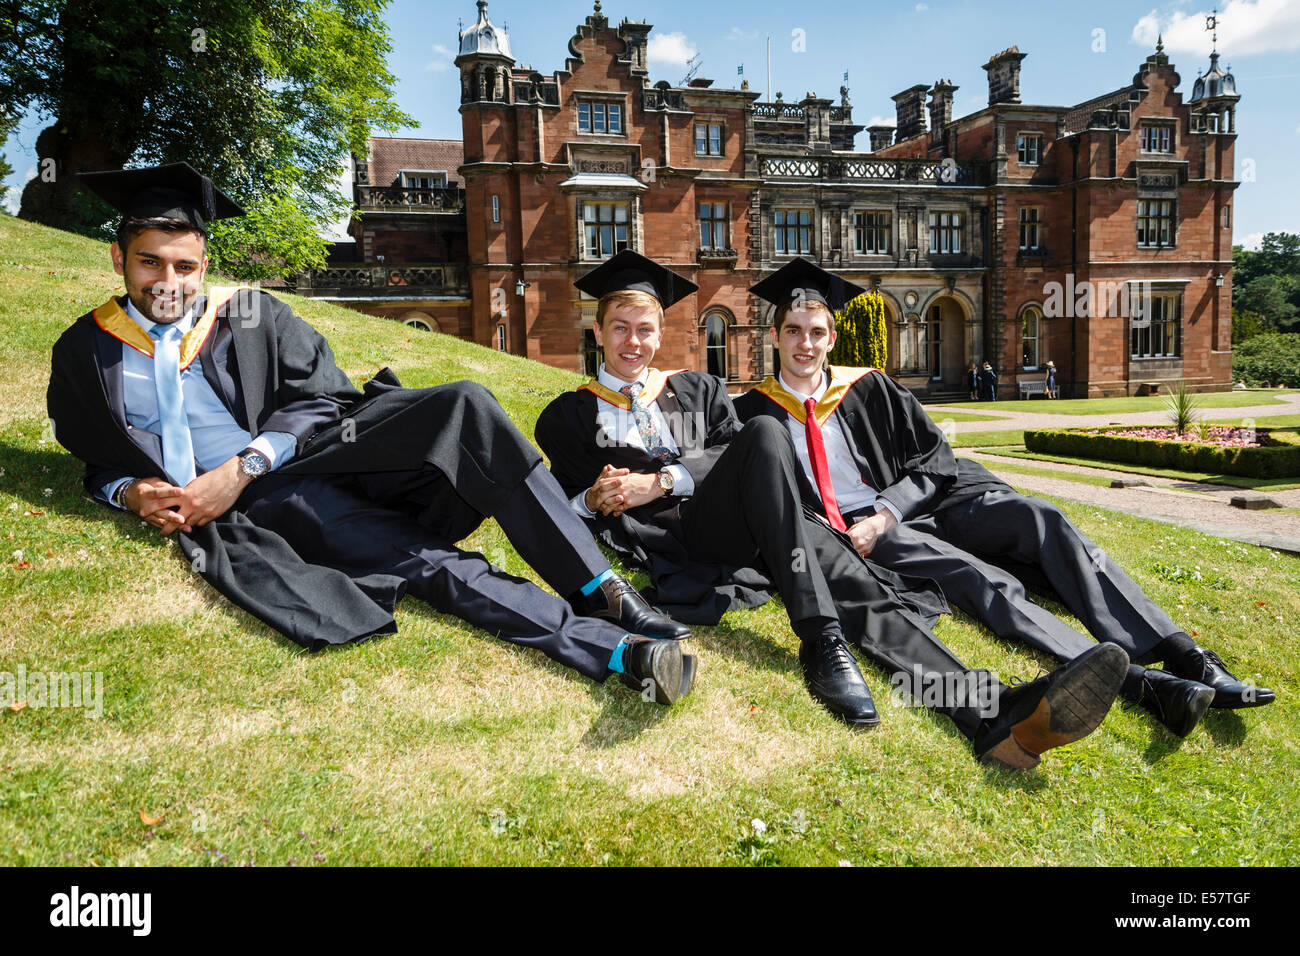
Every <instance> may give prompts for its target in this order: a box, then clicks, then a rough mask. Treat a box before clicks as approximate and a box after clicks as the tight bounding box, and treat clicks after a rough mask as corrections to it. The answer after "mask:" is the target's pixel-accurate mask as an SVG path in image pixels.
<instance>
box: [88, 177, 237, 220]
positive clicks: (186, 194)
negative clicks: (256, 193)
mask: <svg viewBox="0 0 1300 956" xmlns="http://www.w3.org/2000/svg"><path fill="white" fill-rule="evenodd" d="M77 177H78V178H79V179H80V180H81V183H82V185H84V186H85V187H86V188H87V189H89V190H90V191H91V192H93V193H95V194H96V195H98V196H99V197H100V198H101V199H104V200H105V201H106V202H108V204H109V205H111V206H112V207H113V208H115V209H117V210H118V211H119V212H121V213H122V215H123V216H125V217H128V218H132V219H178V220H180V221H181V222H188V223H191V224H192V225H193V226H194V227H195V228H196V229H201V230H203V231H204V232H207V224H208V223H210V222H214V221H216V220H218V219H232V218H234V217H236V216H242V215H243V214H244V210H243V208H241V207H240V205H239V204H238V203H236V202H235V201H234V200H233V199H231V198H230V197H229V196H227V195H226V194H225V193H223V192H222V191H221V190H220V189H218V188H217V187H216V186H214V185H212V180H210V179H208V177H207V176H204V175H203V174H202V173H200V172H199V171H198V170H196V169H195V168H194V167H193V166H191V165H190V164H189V163H170V164H169V165H167V166H146V167H144V168H142V169H109V170H105V171H103V172H94V173H78V174H77Z"/></svg>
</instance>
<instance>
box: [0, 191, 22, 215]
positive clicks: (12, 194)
mask: <svg viewBox="0 0 1300 956" xmlns="http://www.w3.org/2000/svg"><path fill="white" fill-rule="evenodd" d="M22 198H23V191H22V190H21V189H19V188H18V187H17V186H9V187H6V188H5V189H4V190H0V206H3V207H4V210H5V212H7V213H9V215H11V216H16V215H18V207H19V206H20V205H21V204H22Z"/></svg>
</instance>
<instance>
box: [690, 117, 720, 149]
mask: <svg viewBox="0 0 1300 956" xmlns="http://www.w3.org/2000/svg"><path fill="white" fill-rule="evenodd" d="M695 154H696V155H697V156H721V155H722V124H721V123H696V124H695Z"/></svg>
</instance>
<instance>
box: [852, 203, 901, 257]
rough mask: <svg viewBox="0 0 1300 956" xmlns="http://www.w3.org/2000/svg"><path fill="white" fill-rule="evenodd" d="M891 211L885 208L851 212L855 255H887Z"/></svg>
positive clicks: (891, 219)
mask: <svg viewBox="0 0 1300 956" xmlns="http://www.w3.org/2000/svg"><path fill="white" fill-rule="evenodd" d="M892 228H893V213H891V212H890V211H889V210H887V209H859V210H854V213H853V252H854V254H855V255H859V256H864V255H888V254H889V237H890V233H891V231H892Z"/></svg>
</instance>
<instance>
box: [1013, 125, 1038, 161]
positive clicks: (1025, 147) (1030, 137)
mask: <svg viewBox="0 0 1300 956" xmlns="http://www.w3.org/2000/svg"><path fill="white" fill-rule="evenodd" d="M1042 156H1043V137H1042V135H1040V134H1039V133H1021V134H1020V135H1018V136H1017V137H1016V162H1017V163H1019V164H1020V165H1021V166H1037V165H1038V164H1039V162H1040V161H1041V160H1042Z"/></svg>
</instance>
